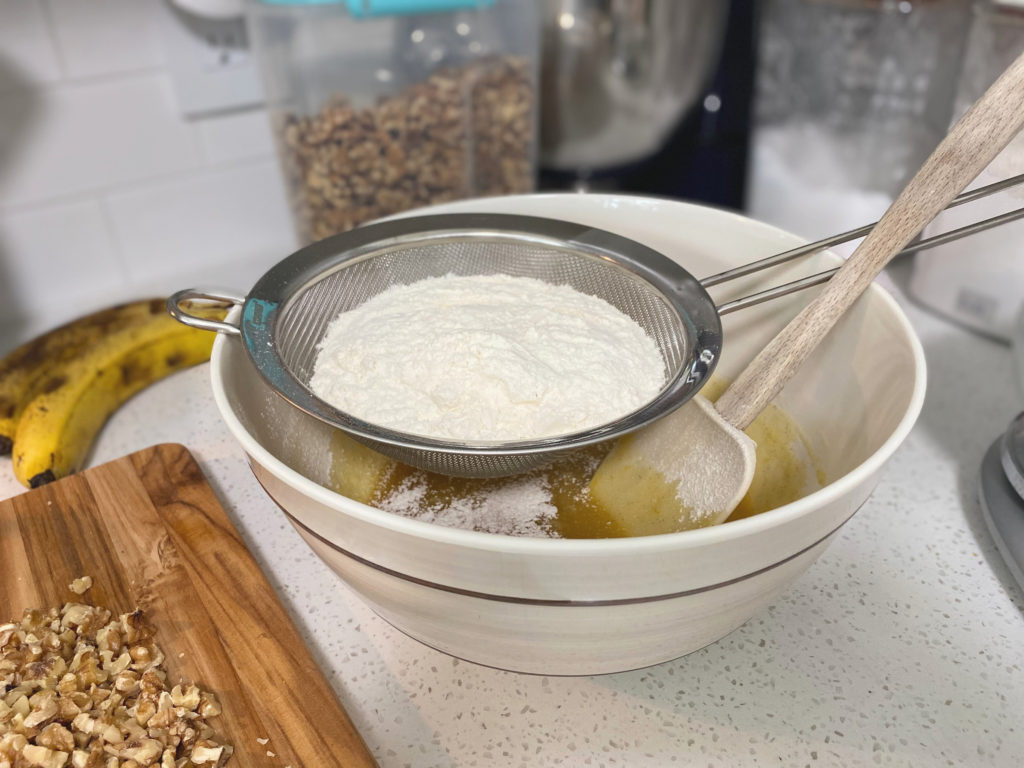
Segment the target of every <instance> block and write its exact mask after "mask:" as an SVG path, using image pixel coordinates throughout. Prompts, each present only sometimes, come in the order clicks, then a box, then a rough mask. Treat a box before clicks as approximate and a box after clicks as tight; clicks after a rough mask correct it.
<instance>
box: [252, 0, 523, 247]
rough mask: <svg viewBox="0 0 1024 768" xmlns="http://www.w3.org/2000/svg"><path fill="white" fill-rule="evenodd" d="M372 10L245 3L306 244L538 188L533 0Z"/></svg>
mask: <svg viewBox="0 0 1024 768" xmlns="http://www.w3.org/2000/svg"><path fill="white" fill-rule="evenodd" d="M377 5H383V4H382V3H374V2H372V1H371V0H349V2H327V3H324V2H322V0H321V2H318V3H315V4H307V3H304V2H299V3H289V4H282V3H280V2H275V1H273V0H262V2H256V3H252V4H250V19H249V21H250V25H249V26H250V33H251V35H252V38H253V46H254V48H255V50H256V52H257V55H258V57H259V60H260V64H261V69H262V72H263V75H264V85H265V91H266V95H267V102H268V105H269V111H270V114H271V120H272V124H273V128H274V132H275V137H276V140H277V146H278V151H279V153H280V159H281V166H282V169H283V174H284V178H285V184H286V188H287V192H288V196H289V201H290V204H291V207H292V212H293V215H294V221H295V226H296V230H297V232H298V235H299V239H300V240H301V241H302V242H303V243H308V242H312V241H315V240H320V239H323V238H325V237H328V236H330V235H333V234H337V233H339V232H343V231H345V230H348V229H351V228H352V227H354V226H357V225H359V224H361V223H363V222H365V221H369V220H371V219H376V218H379V217H382V216H387V215H390V214H394V213H399V212H402V211H406V210H409V209H412V208H417V207H420V206H425V205H431V204H434V203H442V202H446V201H449V200H456V199H461V198H467V197H476V196H488V195H502V194H515V193H523V192H530V191H532V190H533V188H534V183H535V167H536V166H535V154H536V146H535V144H536V133H537V96H536V94H537V88H536V82H537V74H538V67H537V61H538V55H539V52H538V51H539V49H538V42H539V13H538V8H537V3H536V0H405V2H395V0H389V2H388V3H386V5H387V7H388V9H389V10H390V11H392V12H389V13H379V12H377V10H375V6H377ZM396 7H403V8H405V9H406V10H415V11H416V12H415V13H409V12H406V13H395V12H393V11H394V9H395V8H396Z"/></svg>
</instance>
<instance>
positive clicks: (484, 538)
mask: <svg viewBox="0 0 1024 768" xmlns="http://www.w3.org/2000/svg"><path fill="white" fill-rule="evenodd" d="M566 197H574V198H575V197H579V195H578V193H540V194H527V195H512V196H507V197H506V198H504V199H511V200H542V201H543V200H545V199H553V198H559V199H560V198H566ZM588 197H591V198H598V202H599V203H601V204H603V205H604V206H606V207H611V206H613V205H614V204H615V201H617V200H632V201H633V204H638V203H641V202H657V203H658V204H660V205H668V206H670V207H677V208H687V209H691V210H699V211H702V212H704V213H710V214H711V215H712V216H719V217H723V219H724V220H726V221H729V220H731V221H732V222H733V223H735V224H737V225H739V226H745V227H750V226H754V227H758V228H760V229H762V231H763V232H765V233H766V234H773V235H775V236H777V237H780V238H788V239H790V240H794V239H795V240H799V241H801V242H805V240H804V239H803V238H800V237H798V236H797V235H794V234H793V233H791V232H788V231H786V230H784V229H782V228H780V227H776V226H775V225H772V224H768V223H765V222H762V221H758V220H757V219H753V218H750V217H749V216H745V215H743V214H740V213H736V212H734V211H729V210H725V209H721V208H715V207H712V206H706V205H698V204H695V203H690V202H686V201H679V200H669V199H662V198H651V197H647V196H643V195H623V194H614V193H613V194H603V193H592V194H591V195H588ZM463 202H469V201H463ZM473 202H479V203H480V204H481V206H484V207H486V205H487V201H486V200H480V201H473ZM825 255H826V257H829V258H832V259H835V260H836V262H837V263H841V261H842V258H841V257H840V256H838V255H836V254H834V253H832V252H830V251H826V252H825ZM868 290H869V291H871V292H872V294H873V295H874V296H875V297H876V298H877V299H878V300H880V301H881V302H882V304H883V305H884V306H886V307H887V308H888V309H889V310H890V312H891V314H892V317H893V319H894V320H895V321H896V323H897V326H898V328H899V329H900V330H902V332H903V334H904V336H905V337H906V339H907V341H908V344H909V346H910V352H911V357H912V359H913V362H914V374H915V375H914V383H913V388H912V391H911V397H910V401H909V403H908V404H907V408H906V410H905V412H904V413H903V416H902V417H901V419H900V421H899V423H898V424H897V425H896V428H895V429H894V430H893V432H892V434H890V435H889V437H888V438H886V440H885V441H884V442H883V443H882V444H881V445H880V446H879V447H878V448H877V449H876V450H875V451H874V452H873V453H872V454H871V455H870V456H868V457H867V458H866V459H865V460H864V461H863V462H861V463H860V464H858V465H857V466H856V467H854V468H853V469H851V470H850V471H849V472H847V473H845V474H844V475H842V476H841V477H839V478H837V479H836V480H834V481H832V482H830V483H829V484H827V485H826V486H824V487H823V488H820V489H818V490H816V491H814V492H812V493H810V494H808V495H807V496H804V497H803V498H800V499H797V500H796V501H793V502H790V503H789V504H784V505H783V506H781V507H777V508H775V509H771V510H768V511H766V512H762V513H759V514H757V515H753V516H751V517H747V518H743V519H740V520H733V521H730V522H728V523H723V524H721V525H716V526H710V527H707V528H698V529H694V530H689V531H679V532H675V533H662V534H656V535H652V536H631V537H622V538H608V539H555V538H541V537H519V536H510V535H507V534H496V533H487V532H483V531H470V530H465V529H462V528H452V527H447V526H442V525H438V524H436V523H428V522H424V521H422V520H415V519H412V518H408V517H403V516H402V515H397V514H394V513H392V512H385V511H384V510H380V509H376V508H374V507H371V506H369V505H367V504H363V503H361V502H358V501H355V500H354V499H350V498H348V497H346V496H343V495H341V494H339V493H337V492H335V491H332V490H330V489H328V488H325V487H324V486H322V485H320V484H319V483H316V482H314V481H313V480H310V479H309V478H307V477H306V476H305V475H303V474H301V473H300V472H298V471H296V470H294V469H292V468H291V467H289V466H288V465H287V464H285V463H284V462H283V461H281V460H280V459H278V458H277V457H276V456H274V455H273V454H272V453H270V451H269V450H267V449H266V448H264V447H263V445H261V444H260V443H259V441H258V440H256V438H255V437H253V436H252V435H251V434H250V433H249V431H248V430H247V429H246V428H245V426H244V425H243V424H242V422H241V420H240V419H239V418H238V416H237V415H236V414H235V411H234V409H233V407H232V405H231V403H230V402H229V400H228V397H227V393H226V390H225V387H224V379H223V376H222V375H221V370H220V368H221V364H222V360H223V358H224V349H225V345H226V344H228V343H230V342H231V340H230V339H228V338H225V335H224V334H219V335H218V338H217V339H216V341H215V343H214V347H213V353H212V355H211V364H210V379H211V381H210V383H211V388H212V389H213V396H214V400H215V402H216V405H217V408H218V410H219V411H220V414H221V418H222V419H223V420H224V422H225V424H226V426H227V427H228V430H229V431H230V432H231V433H232V435H233V436H234V437H235V439H236V440H238V442H239V443H240V444H241V446H242V448H243V450H244V451H245V453H246V454H247V455H248V456H249V457H250V459H251V460H253V461H256V462H257V463H259V464H260V465H261V466H262V467H263V468H265V469H266V470H267V471H269V472H270V473H271V474H273V475H275V476H276V477H277V478H278V479H280V480H281V481H283V482H285V483H286V484H287V485H289V486H291V487H292V488H295V489H296V490H298V491H300V492H301V493H303V494H305V495H306V496H309V497H310V498H311V499H312V500H313V501H316V502H317V503H319V504H322V505H324V506H326V507H328V508H331V509H334V510H336V511H338V512H342V513H344V514H346V515H350V516H352V517H355V518H357V519H359V520H361V521H363V522H365V523H368V524H370V525H373V526H376V527H379V528H385V529H388V530H390V531H393V532H395V533H398V534H402V535H406V536H411V537H413V538H417V539H427V540H430V541H432V542H434V543H436V544H439V545H449V546H455V547H464V548H468V549H474V550H483V551H490V552H495V553H499V552H500V553H507V554H532V555H537V556H544V555H555V554H557V555H560V556H564V555H567V554H569V555H589V556H594V555H621V554H624V553H626V552H629V553H631V554H655V553H658V552H665V551H673V550H680V549H690V548H698V547H705V546H708V545H713V544H720V543H722V542H725V541H728V540H731V539H741V538H745V537H747V536H753V535H756V534H758V533H761V532H763V531H766V530H769V529H773V528H776V527H778V526H780V525H784V524H786V523H788V522H790V521H792V520H794V519H796V518H799V517H802V516H804V515H807V514H810V513H811V512H813V511H814V510H815V509H818V508H820V507H822V506H825V505H827V504H829V503H830V502H832V501H835V500H836V499H838V498H840V497H842V496H843V495H845V494H846V493H847V492H848V491H850V490H852V489H853V488H854V487H856V486H857V485H859V484H860V483H862V482H863V481H865V480H866V479H868V478H869V477H870V476H871V475H872V474H874V473H875V472H877V471H878V470H879V469H880V468H881V467H882V465H884V464H885V462H886V461H888V459H889V458H890V457H891V456H892V454H893V453H894V452H895V451H896V449H897V447H898V446H899V445H900V444H901V443H902V442H903V441H904V440H905V439H906V437H907V435H908V434H909V433H910V430H911V429H912V428H913V426H914V423H915V422H916V421H917V417H918V415H919V414H920V411H921V408H922V406H923V403H924V396H925V390H926V385H927V372H926V363H925V356H924V349H923V347H922V345H921V341H920V339H918V337H917V334H916V332H915V331H914V328H913V326H912V325H911V324H910V320H909V319H908V318H907V316H906V314H905V313H904V312H903V310H902V308H901V307H900V305H899V303H898V302H897V301H896V299H895V298H894V297H893V296H892V295H891V294H890V293H889V292H888V291H886V290H885V289H884V288H882V287H881V286H880V285H878V284H877V283H872V284H871V285H870V286H869V287H868ZM233 311H236V312H237V311H238V308H237V307H236V308H235V309H234V310H233ZM236 343H237V340H236ZM239 351H240V352H241V350H239ZM289 514H292V513H289ZM296 519H300V518H298V517H297V518H296Z"/></svg>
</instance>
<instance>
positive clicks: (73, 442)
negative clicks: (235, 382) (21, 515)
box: [13, 300, 225, 488]
mask: <svg viewBox="0 0 1024 768" xmlns="http://www.w3.org/2000/svg"><path fill="white" fill-rule="evenodd" d="M160 305H161V309H160V312H159V313H153V314H147V315H146V316H144V317H139V318H137V319H136V320H135V321H134V322H130V323H127V324H125V325H123V326H122V327H120V328H118V329H117V330H113V331H111V332H109V333H107V334H106V335H103V336H101V337H100V338H98V339H96V340H95V341H93V342H92V343H91V344H89V345H88V346H86V347H85V348H81V349H79V352H78V354H77V355H74V356H71V357H70V359H67V360H64V361H63V362H61V363H60V364H59V365H58V366H56V367H54V368H53V369H52V370H51V371H50V372H49V375H48V376H47V377H46V378H45V380H44V381H43V382H42V383H41V384H40V385H39V386H38V387H37V389H38V391H37V393H36V395H35V397H34V398H33V399H32V400H31V401H30V402H29V403H28V404H27V405H26V406H25V407H24V409H23V410H22V412H21V414H20V418H19V419H18V422H17V429H16V430H15V432H14V439H13V460H14V474H15V476H16V477H17V478H18V480H19V481H20V482H21V483H22V484H23V485H26V486H28V487H30V488H35V487H37V486H39V485H43V484H45V483H48V482H51V481H53V480H56V479H59V478H61V477H64V476H65V475H68V474H71V473H72V472H75V471H77V470H78V469H80V468H81V467H82V465H83V463H84V462H85V459H86V456H87V455H88V452H89V448H90V447H91V446H92V443H93V441H94V440H95V437H96V435H97V433H98V432H99V430H100V428H101V427H102V426H103V424H104V423H105V422H106V420H107V418H108V417H109V416H110V414H111V413H113V412H114V411H115V410H116V409H117V408H118V407H119V406H120V405H121V404H122V403H123V402H124V401H126V400H127V399H128V398H129V397H131V396H132V395H134V394H135V393H136V392H138V391H139V390H141V389H143V388H144V387H146V386H148V385H149V384H152V383H153V382H155V381H157V380H159V379H161V378H163V377H165V376H167V375H168V374H170V373H173V372H174V371H178V370H181V369H183V368H187V367H189V366H192V365H196V364H198V363H201V362H204V361H205V360H208V359H209V357H210V350H211V348H212V346H213V340H214V336H215V334H213V333H212V332H210V331H200V330H197V329H195V328H190V327H188V326H185V325H182V324H180V323H178V322H177V321H176V320H174V319H173V318H172V317H171V316H170V315H168V314H167V313H166V310H165V309H164V304H163V300H161V301H160ZM190 312H191V313H193V314H198V315H200V316H208V317H211V318H217V319H222V318H223V317H224V314H225V310H224V309H223V308H220V307H209V306H208V305H207V306H206V307H203V308H202V309H198V308H196V307H193V308H191V309H190Z"/></svg>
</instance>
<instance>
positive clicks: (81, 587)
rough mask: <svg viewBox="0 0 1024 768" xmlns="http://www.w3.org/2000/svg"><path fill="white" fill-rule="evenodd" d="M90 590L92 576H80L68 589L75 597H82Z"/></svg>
mask: <svg viewBox="0 0 1024 768" xmlns="http://www.w3.org/2000/svg"><path fill="white" fill-rule="evenodd" d="M91 588H92V576H81V577H79V578H77V579H75V580H74V581H72V582H71V583H70V584H68V589H70V590H71V591H72V592H74V593H75V594H76V595H84V594H85V593H86V592H88V591H89V590H90V589H91Z"/></svg>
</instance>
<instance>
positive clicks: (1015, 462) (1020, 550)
mask: <svg viewBox="0 0 1024 768" xmlns="http://www.w3.org/2000/svg"><path fill="white" fill-rule="evenodd" d="M1022 430H1024V414H1021V415H1020V416H1018V417H1017V418H1016V419H1014V421H1013V423H1011V424H1010V428H1009V429H1008V430H1007V432H1006V434H1004V435H1003V437H1001V438H1000V439H999V440H996V441H995V442H994V443H993V444H992V446H991V447H990V448H989V449H988V451H987V452H986V453H985V457H984V459H983V460H982V462H981V472H980V477H979V482H978V500H979V501H980V503H981V513H982V517H983V518H984V520H985V524H986V526H987V527H988V530H989V533H990V534H992V539H993V540H994V541H995V543H996V548H997V549H998V550H999V554H1001V555H1002V556H1003V560H1004V561H1005V562H1006V567H1007V568H1008V569H1009V571H1010V573H1011V575H1012V576H1013V578H1014V579H1016V581H1017V583H1018V584H1019V585H1020V587H1021V589H1024V497H1022V495H1021V492H1022V490H1024V484H1021V480H1022V476H1021V459H1022V457H1024V456H1022V454H1021V453H1020V452H1019V451H1020V448H1021V444H1020V441H1021V435H1022Z"/></svg>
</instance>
